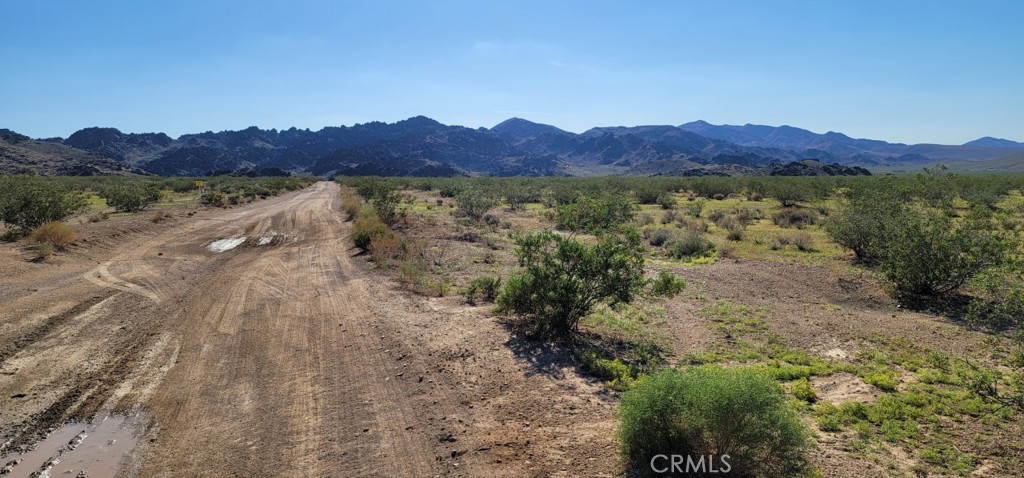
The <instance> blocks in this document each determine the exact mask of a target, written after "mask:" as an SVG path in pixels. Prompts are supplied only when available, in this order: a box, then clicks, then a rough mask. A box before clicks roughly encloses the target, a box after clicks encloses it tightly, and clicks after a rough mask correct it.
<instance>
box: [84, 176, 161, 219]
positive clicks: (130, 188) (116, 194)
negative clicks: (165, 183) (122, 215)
mask: <svg viewBox="0 0 1024 478" xmlns="http://www.w3.org/2000/svg"><path fill="white" fill-rule="evenodd" d="M99 195H100V197H102V198H104V199H106V200H107V205H108V206H111V207H113V208H114V209H115V210H116V211H119V212H138V211H141V210H143V209H145V208H146V207H147V206H149V205H150V204H153V203H155V202H157V200H159V199H160V189H159V186H157V185H156V184H141V183H139V182H136V181H131V182H125V183H121V184H113V185H110V186H107V187H103V188H101V189H100V190H99Z"/></svg>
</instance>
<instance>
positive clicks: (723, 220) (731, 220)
mask: <svg viewBox="0 0 1024 478" xmlns="http://www.w3.org/2000/svg"><path fill="white" fill-rule="evenodd" d="M715 225H716V226H718V227H720V228H722V229H729V230H733V229H740V228H743V224H741V223H740V221H738V220H737V219H736V218H735V217H732V216H730V215H728V214H726V215H723V216H722V217H720V218H719V219H718V220H716V221H715Z"/></svg>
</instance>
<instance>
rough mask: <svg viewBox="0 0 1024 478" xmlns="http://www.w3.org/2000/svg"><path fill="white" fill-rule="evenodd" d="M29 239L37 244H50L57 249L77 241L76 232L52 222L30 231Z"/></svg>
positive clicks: (57, 222)
mask: <svg viewBox="0 0 1024 478" xmlns="http://www.w3.org/2000/svg"><path fill="white" fill-rule="evenodd" d="M29 239H31V240H32V241H33V242H36V243H39V244H50V245H52V246H53V247H56V248H58V249H63V248H65V247H67V246H68V245H69V244H71V243H72V242H75V241H76V240H77V239H78V231H76V230H74V229H72V228H71V227H69V226H68V225H67V224H64V223H63V222H60V221H52V222H48V223H46V224H43V225H42V226H39V227H37V228H35V229H33V230H32V233H31V234H29Z"/></svg>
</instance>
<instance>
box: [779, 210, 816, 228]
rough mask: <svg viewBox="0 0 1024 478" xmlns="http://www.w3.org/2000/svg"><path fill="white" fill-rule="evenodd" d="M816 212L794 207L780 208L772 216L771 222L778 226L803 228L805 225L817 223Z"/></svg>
mask: <svg viewBox="0 0 1024 478" xmlns="http://www.w3.org/2000/svg"><path fill="white" fill-rule="evenodd" d="M818 220H819V219H818V214H817V213H815V212H814V211H812V210H810V209H801V208H795V207H786V208H782V209H781V210H780V211H779V212H777V213H775V214H774V215H773V216H772V222H774V223H775V225H776V226H779V227H795V228H797V229H803V228H804V227H805V226H808V225H811V224H817V223H818Z"/></svg>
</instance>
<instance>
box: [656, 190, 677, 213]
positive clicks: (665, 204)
mask: <svg viewBox="0 0 1024 478" xmlns="http://www.w3.org/2000/svg"><path fill="white" fill-rule="evenodd" d="M658 205H659V206H661V208H662V209H673V208H675V207H676V197H675V196H673V195H672V193H661V195H660V196H658Z"/></svg>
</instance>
